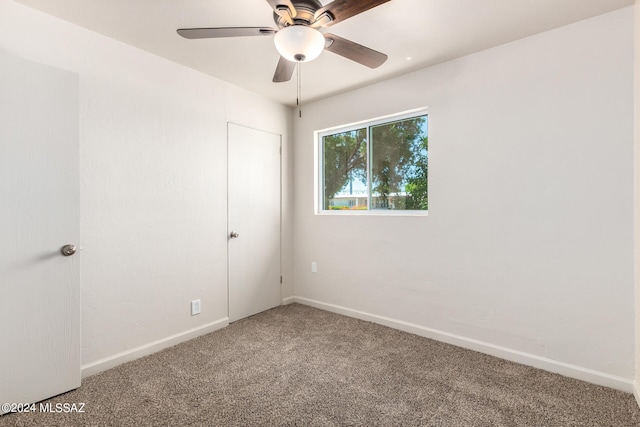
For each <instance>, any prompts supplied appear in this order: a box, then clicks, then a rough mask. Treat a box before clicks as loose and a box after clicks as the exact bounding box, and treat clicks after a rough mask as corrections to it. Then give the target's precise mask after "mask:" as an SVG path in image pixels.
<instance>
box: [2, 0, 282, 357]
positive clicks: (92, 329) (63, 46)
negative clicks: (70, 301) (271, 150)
mask: <svg viewBox="0 0 640 427" xmlns="http://www.w3.org/2000/svg"><path fill="white" fill-rule="evenodd" d="M0 49H3V50H6V51H8V52H11V53H13V54H15V55H18V56H21V57H25V58H27V59H30V60H33V61H36V62H41V63H45V64H48V65H52V66H54V67H58V68H62V69H68V70H71V71H73V72H76V73H78V74H79V75H80V181H81V188H80V204H81V223H80V228H81V242H80V245H81V246H82V247H83V248H84V249H83V251H82V252H81V286H82V363H83V365H87V364H92V363H94V362H96V361H99V360H101V359H104V358H110V357H112V356H114V355H116V354H118V353H120V352H126V351H130V350H131V349H135V348H138V347H140V346H145V345H148V344H149V343H153V342H158V341H162V340H165V339H167V338H170V337H172V336H174V335H179V334H183V333H184V332H185V331H189V330H191V329H194V328H199V327H203V326H206V325H209V324H211V323H212V322H216V321H218V320H220V319H224V318H226V317H227V239H226V229H227V205H226V200H227V195H226V193H227V182H226V177H227V172H226V170H227V152H226V123H227V121H231V122H235V123H239V124H243V125H246V126H250V127H254V128H257V129H262V130H266V131H270V132H274V133H279V134H282V135H283V143H284V147H285V150H284V152H285V158H284V161H283V162H284V173H285V176H284V178H283V182H285V183H286V182H289V181H290V178H289V177H288V175H286V174H289V173H290V170H291V169H290V166H289V165H290V159H289V156H288V152H289V149H290V148H289V147H290V127H291V118H290V110H289V109H288V108H286V107H284V106H282V105H280V104H277V103H274V102H271V101H269V100H266V99H264V98H262V97H259V96H256V95H253V94H251V93H249V92H246V91H245V90H242V89H239V88H236V87H233V86H231V85H228V84H226V83H223V82H221V81H219V80H216V79H212V78H210V77H207V76H205V75H203V74H200V73H198V72H195V71H193V70H190V69H187V68H185V67H182V66H179V65H177V64H175V63H172V62H170V61H167V60H164V59H161V58H159V57H156V56H154V55H151V54H148V53H146V52H144V51H141V50H139V49H135V48H132V47H130V46H127V45H125V44H122V43H120V42H117V41H114V40H112V39H109V38H106V37H103V36H101V35H98V34H96V33H92V32H90V31H87V30H85V29H83V28H81V27H77V26H75V25H71V24H68V23H66V22H64V21H61V20H59V19H56V18H53V17H50V16H48V15H45V14H42V13H39V12H35V11H33V10H31V9H29V8H26V7H24V6H21V5H18V4H16V3H14V2H12V1H8V0H0ZM289 197H290V190H289V188H288V187H286V186H285V188H284V190H283V198H284V203H289ZM285 206H286V205H285ZM289 215H290V210H288V209H286V208H285V211H284V218H285V221H287V222H286V224H289V223H290V220H289ZM284 235H285V239H284V243H285V247H284V252H285V257H284V259H285V265H284V275H285V278H286V281H287V283H286V285H287V288H286V289H285V296H288V295H290V293H291V289H292V286H291V276H292V274H291V265H290V259H291V255H290V251H291V244H290V242H291V231H290V229H288V228H287V227H286V226H285V229H284ZM287 254H289V255H287ZM196 298H200V299H201V300H202V314H201V315H199V316H194V317H191V316H190V311H189V303H190V301H191V300H193V299H196Z"/></svg>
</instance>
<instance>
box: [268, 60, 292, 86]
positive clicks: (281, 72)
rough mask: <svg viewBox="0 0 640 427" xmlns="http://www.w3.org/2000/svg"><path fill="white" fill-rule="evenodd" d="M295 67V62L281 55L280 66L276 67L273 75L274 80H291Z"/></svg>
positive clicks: (278, 81) (279, 81) (275, 81)
mask: <svg viewBox="0 0 640 427" xmlns="http://www.w3.org/2000/svg"><path fill="white" fill-rule="evenodd" d="M295 69H296V63H295V62H291V61H287V60H286V59H284V58H283V57H282V56H281V57H280V61H278V66H277V67H276V73H275V74H274V75H273V82H274V83H282V82H288V81H289V80H291V76H293V70H295Z"/></svg>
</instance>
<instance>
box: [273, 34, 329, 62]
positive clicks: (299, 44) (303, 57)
mask: <svg viewBox="0 0 640 427" xmlns="http://www.w3.org/2000/svg"><path fill="white" fill-rule="evenodd" d="M273 41H274V43H275V45H276V49H277V50H278V52H279V53H280V55H282V57H283V58H284V59H286V60H287V61H291V62H309V61H313V60H314V59H316V58H317V57H318V56H320V54H321V53H322V51H323V50H324V46H325V40H324V36H323V35H322V33H321V32H320V31H318V30H316V29H315V28H311V27H307V26H304V25H292V26H289V27H285V28H283V29H282V30H280V31H278V32H277V33H276V35H275V37H274V38H273Z"/></svg>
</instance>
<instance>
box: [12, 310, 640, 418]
mask: <svg viewBox="0 0 640 427" xmlns="http://www.w3.org/2000/svg"><path fill="white" fill-rule="evenodd" d="M44 403H45V404H46V403H51V405H52V406H51V407H53V408H55V405H56V404H62V403H69V404H74V403H75V404H76V405H78V406H79V404H81V403H84V408H83V410H84V412H83V413H51V412H49V413H42V412H34V413H15V414H8V415H5V416H1V417H0V426H135V427H141V426H447V427H456V426H465V427H466V426H492V427H495V426H536V427H541V426H563V427H565V426H612V427H613V426H615V427H626V426H640V410H639V409H638V405H637V404H636V402H635V400H634V398H633V396H632V395H630V394H626V393H622V392H619V391H615V390H612V389H609V388H606V387H600V386H596V385H593V384H588V383H585V382H582V381H578V380H573V379H570V378H566V377H562V376H560V375H555V374H551V373H548V372H545V371H541V370H538V369H534V368H531V367H528V366H523V365H519V364H516V363H512V362H508V361H505V360H501V359H498V358H495V357H491V356H487V355H484V354H481V353H477V352H474V351H470V350H465V349H461V348H458V347H455V346H451V345H448V344H444V343H441V342H437V341H433V340H429V339H426V338H422V337H419V336H416V335H412V334H408V333H404V332H401V331H397V330H394V329H390V328H387V327H384V326H379V325H375V324H372V323H369V322H364V321H360V320H356V319H352V318H349V317H345V316H341V315H337V314H334V313H329V312H326V311H322V310H317V309H314V308H311V307H307V306H303V305H299V304H292V305H288V306H283V307H278V308H275V309H273V310H269V311H266V312H264V313H261V314H258V315H256V316H253V317H250V318H247V319H243V320H241V321H238V322H235V323H233V324H231V325H230V326H229V327H227V328H225V329H222V330H219V331H216V332H214V333H211V334H208V335H205V336H202V337H200V338H196V339H194V340H191V341H188V342H186V343H183V344H180V345H177V346H175V347H172V348H168V349H166V350H163V351H161V352H159V353H156V354H153V355H151V356H148V357H145V358H142V359H138V360H135V361H133V362H130V363H127V364H124V365H121V366H118V367H116V368H114V369H111V370H109V371H105V372H102V373H100V374H97V375H94V376H91V377H88V378H85V379H84V380H83V384H82V387H80V388H79V389H77V390H75V391H71V392H69V393H65V394H63V395H60V396H57V397H55V398H53V399H50V400H48V401H45V402H44Z"/></svg>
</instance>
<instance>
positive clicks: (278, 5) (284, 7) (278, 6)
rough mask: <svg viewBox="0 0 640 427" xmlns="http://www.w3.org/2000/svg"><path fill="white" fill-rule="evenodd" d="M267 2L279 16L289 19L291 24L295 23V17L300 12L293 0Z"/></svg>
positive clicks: (271, 0) (268, 0)
mask: <svg viewBox="0 0 640 427" xmlns="http://www.w3.org/2000/svg"><path fill="white" fill-rule="evenodd" d="M267 3H269V6H271V8H272V9H273V11H274V12H275V13H276V14H277V15H278V16H280V17H281V18H282V19H284V20H285V21H287V23H289V25H293V18H295V17H296V15H297V14H298V12H297V11H296V7H295V6H294V5H293V3H291V0H267Z"/></svg>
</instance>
